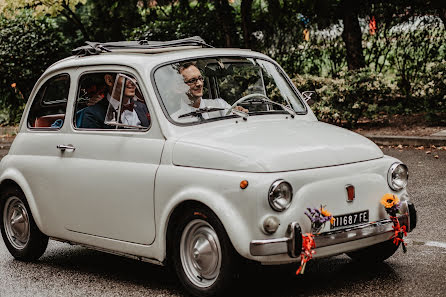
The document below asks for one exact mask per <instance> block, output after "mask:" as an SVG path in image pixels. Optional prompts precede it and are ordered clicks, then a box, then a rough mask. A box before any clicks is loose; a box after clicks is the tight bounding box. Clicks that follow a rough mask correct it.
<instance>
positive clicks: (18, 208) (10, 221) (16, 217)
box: [0, 187, 48, 261]
mask: <svg viewBox="0 0 446 297" xmlns="http://www.w3.org/2000/svg"><path fill="white" fill-rule="evenodd" d="M0 214H1V220H0V229H1V233H2V237H3V240H4V242H5V245H6V247H7V248H8V250H9V252H10V253H11V255H12V256H13V257H14V258H16V259H17V260H23V261H32V260H36V259H38V258H39V257H40V256H42V254H43V253H44V252H45V250H46V247H47V245H48V237H47V236H46V235H45V234H43V233H42V232H40V230H39V228H38V227H37V225H36V223H35V222H34V219H33V217H32V214H31V211H30V209H29V206H28V203H27V202H26V199H25V195H24V194H23V192H22V191H21V190H20V189H18V188H17V187H8V188H6V189H5V191H3V193H2V194H1V197H0Z"/></svg>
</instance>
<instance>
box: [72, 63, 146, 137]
mask: <svg viewBox="0 0 446 297" xmlns="http://www.w3.org/2000/svg"><path fill="white" fill-rule="evenodd" d="M77 94H78V95H77V99H76V103H75V107H74V115H73V125H74V127H75V128H80V129H89V130H90V129H93V130H104V131H113V130H118V129H120V130H139V131H145V130H147V129H148V128H149V126H150V114H149V110H148V108H147V105H146V102H145V100H144V98H143V96H142V92H141V90H140V88H139V84H138V82H137V80H136V79H135V78H134V77H133V76H131V75H130V74H126V73H120V72H96V73H87V74H84V75H82V76H81V77H80V79H79V89H78V92H77Z"/></svg>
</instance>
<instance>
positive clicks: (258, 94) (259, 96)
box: [226, 93, 270, 115]
mask: <svg viewBox="0 0 446 297" xmlns="http://www.w3.org/2000/svg"><path fill="white" fill-rule="evenodd" d="M254 97H257V98H261V99H266V100H265V101H268V102H269V101H270V100H269V98H268V97H267V96H265V95H263V94H260V93H253V94H248V95H246V96H243V97H242V98H240V99H238V100H237V101H235V102H234V103H233V104H232V105H231V108H230V109H229V110H228V112H227V113H226V115H229V114H230V113H231V112H232V109H233V108H234V107H236V106H237V105H238V104H239V103H241V102H243V101H246V100H248V99H251V98H254Z"/></svg>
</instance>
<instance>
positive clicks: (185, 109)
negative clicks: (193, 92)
mask: <svg viewBox="0 0 446 297" xmlns="http://www.w3.org/2000/svg"><path fill="white" fill-rule="evenodd" d="M205 107H209V108H212V107H215V108H225V110H219V111H213V112H204V113H202V114H201V115H202V116H203V118H204V119H210V118H215V117H221V116H224V115H225V114H226V113H227V112H228V110H229V109H230V108H231V105H229V104H228V103H227V102H226V101H225V100H223V99H221V98H216V99H203V98H201V100H200V106H199V108H205ZM197 109H198V108H195V107H193V106H191V105H189V104H187V103H186V102H185V101H183V100H181V101H180V109H179V110H177V111H176V112H174V113H173V114H171V115H170V117H171V118H172V119H173V120H174V121H177V122H186V123H188V122H195V121H197V120H198V117H197V116H193V115H191V116H187V117H183V118H178V117H179V116H180V115H183V114H186V113H189V112H192V111H195V110H197Z"/></svg>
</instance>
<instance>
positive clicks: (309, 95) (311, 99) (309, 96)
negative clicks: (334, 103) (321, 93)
mask: <svg viewBox="0 0 446 297" xmlns="http://www.w3.org/2000/svg"><path fill="white" fill-rule="evenodd" d="M302 96H303V97H304V100H305V102H307V104H308V105H310V106H312V105H313V104H314V103H315V99H316V98H317V97H318V96H317V93H316V92H315V91H305V92H303V93H302Z"/></svg>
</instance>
